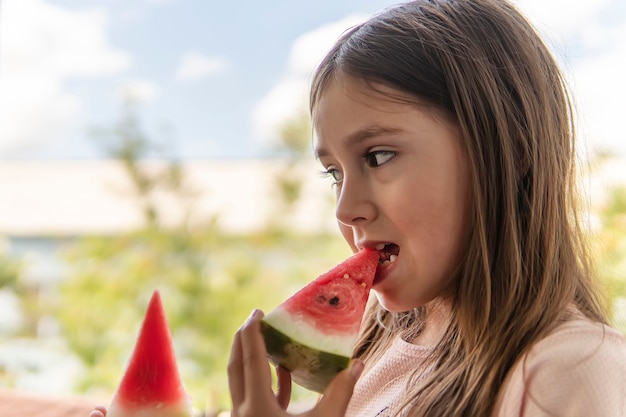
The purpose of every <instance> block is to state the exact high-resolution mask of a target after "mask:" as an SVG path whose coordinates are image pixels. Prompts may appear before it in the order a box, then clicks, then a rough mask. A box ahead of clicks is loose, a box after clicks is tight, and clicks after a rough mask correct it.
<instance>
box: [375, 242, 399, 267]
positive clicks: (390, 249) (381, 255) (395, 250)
mask: <svg viewBox="0 0 626 417" xmlns="http://www.w3.org/2000/svg"><path fill="white" fill-rule="evenodd" d="M376 250H377V251H378V263H379V264H382V265H389V264H392V263H394V262H395V261H396V259H397V258H398V254H399V253H400V246H398V245H396V244H395V243H379V244H378V245H376Z"/></svg>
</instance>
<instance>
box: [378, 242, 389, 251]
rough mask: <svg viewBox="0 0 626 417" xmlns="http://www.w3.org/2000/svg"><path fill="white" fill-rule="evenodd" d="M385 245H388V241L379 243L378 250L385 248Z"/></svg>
mask: <svg viewBox="0 0 626 417" xmlns="http://www.w3.org/2000/svg"><path fill="white" fill-rule="evenodd" d="M385 246H387V244H386V243H379V244H378V245H376V249H377V250H383V249H385Z"/></svg>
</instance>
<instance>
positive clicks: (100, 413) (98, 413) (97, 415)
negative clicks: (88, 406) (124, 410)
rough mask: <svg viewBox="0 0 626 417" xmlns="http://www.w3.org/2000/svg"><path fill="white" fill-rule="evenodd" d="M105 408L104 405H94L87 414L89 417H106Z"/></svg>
mask: <svg viewBox="0 0 626 417" xmlns="http://www.w3.org/2000/svg"><path fill="white" fill-rule="evenodd" d="M106 415H107V409H106V408H105V407H96V408H94V409H93V411H92V412H91V413H90V414H89V417H106Z"/></svg>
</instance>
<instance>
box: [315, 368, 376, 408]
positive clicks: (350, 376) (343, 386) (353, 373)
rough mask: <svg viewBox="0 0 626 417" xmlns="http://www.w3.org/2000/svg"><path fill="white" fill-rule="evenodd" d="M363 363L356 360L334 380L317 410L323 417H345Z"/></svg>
mask: <svg viewBox="0 0 626 417" xmlns="http://www.w3.org/2000/svg"><path fill="white" fill-rule="evenodd" d="M363 366H364V365H363V362H362V361H360V360H358V359H355V360H353V361H352V362H351V363H350V366H349V367H348V369H345V370H343V371H341V372H340V373H339V374H337V376H335V378H334V379H333V380H332V382H331V383H330V385H329V386H328V388H326V391H324V396H323V397H322V399H321V400H320V402H319V403H318V405H317V407H315V408H317V409H318V410H319V411H321V414H320V415H323V416H343V415H344V414H345V413H346V409H347V408H348V403H349V402H350V398H351V397H352V392H353V390H354V384H356V381H357V380H358V379H359V376H361V373H362V372H363Z"/></svg>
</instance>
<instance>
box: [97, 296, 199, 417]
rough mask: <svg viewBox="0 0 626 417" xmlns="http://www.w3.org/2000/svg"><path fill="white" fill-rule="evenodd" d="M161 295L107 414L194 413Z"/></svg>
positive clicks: (159, 416)
mask: <svg viewBox="0 0 626 417" xmlns="http://www.w3.org/2000/svg"><path fill="white" fill-rule="evenodd" d="M191 416H192V407H191V399H190V398H189V396H188V395H187V393H186V391H185V389H184V387H183V384H182V382H181V380H180V376H179V373H178V366H177V365H176V358H175V356H174V347H173V344H172V337H171V334H170V331H169V327H168V325H167V319H166V317H165V310H164V309H163V303H162V302H161V295H160V293H159V292H158V291H155V292H154V293H153V295H152V298H151V299H150V303H149V305H148V309H147V310H146V314H145V317H144V320H143V324H142V326H141V330H140V332H139V337H138V338H137V343H136V344H135V350H134V351H133V354H132V356H131V358H130V361H129V364H128V366H127V368H126V372H125V373H124V377H123V378H122V381H121V382H120V385H119V387H118V389H117V392H116V393H115V395H114V397H113V400H112V401H111V404H110V405H109V409H108V412H107V417H191Z"/></svg>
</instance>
